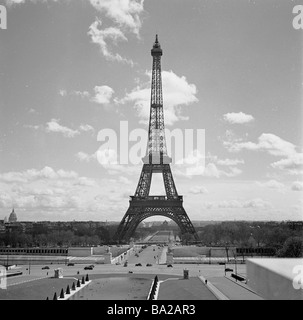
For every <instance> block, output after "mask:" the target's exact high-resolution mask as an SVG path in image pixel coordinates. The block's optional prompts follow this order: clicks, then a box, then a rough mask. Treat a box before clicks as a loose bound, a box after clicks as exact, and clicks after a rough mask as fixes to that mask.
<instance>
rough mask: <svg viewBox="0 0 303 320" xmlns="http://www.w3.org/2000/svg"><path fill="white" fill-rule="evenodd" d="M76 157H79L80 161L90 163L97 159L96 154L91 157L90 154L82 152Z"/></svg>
mask: <svg viewBox="0 0 303 320" xmlns="http://www.w3.org/2000/svg"><path fill="white" fill-rule="evenodd" d="M76 157H77V158H78V159H79V160H80V161H85V162H89V161H91V160H93V159H96V154H95V153H94V154H92V155H89V154H87V153H86V152H82V151H80V152H78V153H77V154H76Z"/></svg>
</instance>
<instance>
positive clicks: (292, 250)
mask: <svg viewBox="0 0 303 320" xmlns="http://www.w3.org/2000/svg"><path fill="white" fill-rule="evenodd" d="M278 256H279V257H288V258H300V257H303V237H290V238H288V239H287V240H286V241H285V242H284V245H283V247H282V249H281V250H280V251H279V252H278Z"/></svg>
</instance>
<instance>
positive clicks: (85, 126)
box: [79, 124, 95, 132]
mask: <svg viewBox="0 0 303 320" xmlns="http://www.w3.org/2000/svg"><path fill="white" fill-rule="evenodd" d="M79 129H80V130H81V131H84V132H90V131H91V132H94V131H95V129H94V127H92V126H91V125H89V124H81V125H80V127H79Z"/></svg>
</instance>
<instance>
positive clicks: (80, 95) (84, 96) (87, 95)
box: [72, 91, 90, 98]
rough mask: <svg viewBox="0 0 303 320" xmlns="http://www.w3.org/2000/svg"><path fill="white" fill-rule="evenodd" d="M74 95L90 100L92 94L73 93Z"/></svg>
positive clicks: (83, 92)
mask: <svg viewBox="0 0 303 320" xmlns="http://www.w3.org/2000/svg"><path fill="white" fill-rule="evenodd" d="M72 94H74V95H75V96H78V97H81V98H89V97H90V94H89V92H88V91H73V92H72Z"/></svg>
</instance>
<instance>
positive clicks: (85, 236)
mask: <svg viewBox="0 0 303 320" xmlns="http://www.w3.org/2000/svg"><path fill="white" fill-rule="evenodd" d="M117 227H118V225H107V226H98V227H91V226H90V225H89V224H85V223H83V224H79V225H78V226H77V227H76V228H65V227H62V228H58V229H55V230H53V229H48V228H47V227H46V226H44V225H43V224H41V225H40V224H39V225H36V226H35V227H34V228H33V230H31V231H30V232H29V231H27V232H21V231H20V230H10V231H9V232H6V233H2V234H0V246H11V247H35V246H39V247H41V246H95V245H102V244H114V243H115V239H114V235H115V233H116V230H117ZM162 229H163V228H161V226H153V227H150V228H141V227H139V228H137V229H136V232H135V234H134V236H133V237H134V239H135V240H143V239H144V238H146V237H147V236H148V235H150V234H153V233H155V232H157V231H159V230H162ZM169 229H170V230H173V231H174V233H175V236H177V235H178V236H179V238H180V239H181V241H182V243H183V244H188V243H191V242H193V241H194V237H193V235H192V234H189V233H185V234H181V232H180V229H179V228H178V227H177V226H176V227H171V226H169ZM196 231H197V234H198V237H199V241H200V244H201V245H205V246H236V247H242V248H258V247H270V248H273V249H274V250H275V252H276V255H277V256H281V257H302V256H303V233H302V231H303V230H302V225H301V226H300V225H295V224H294V225H292V224H289V223H286V222H248V221H226V222H221V223H215V224H208V225H205V226H203V227H196Z"/></svg>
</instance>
